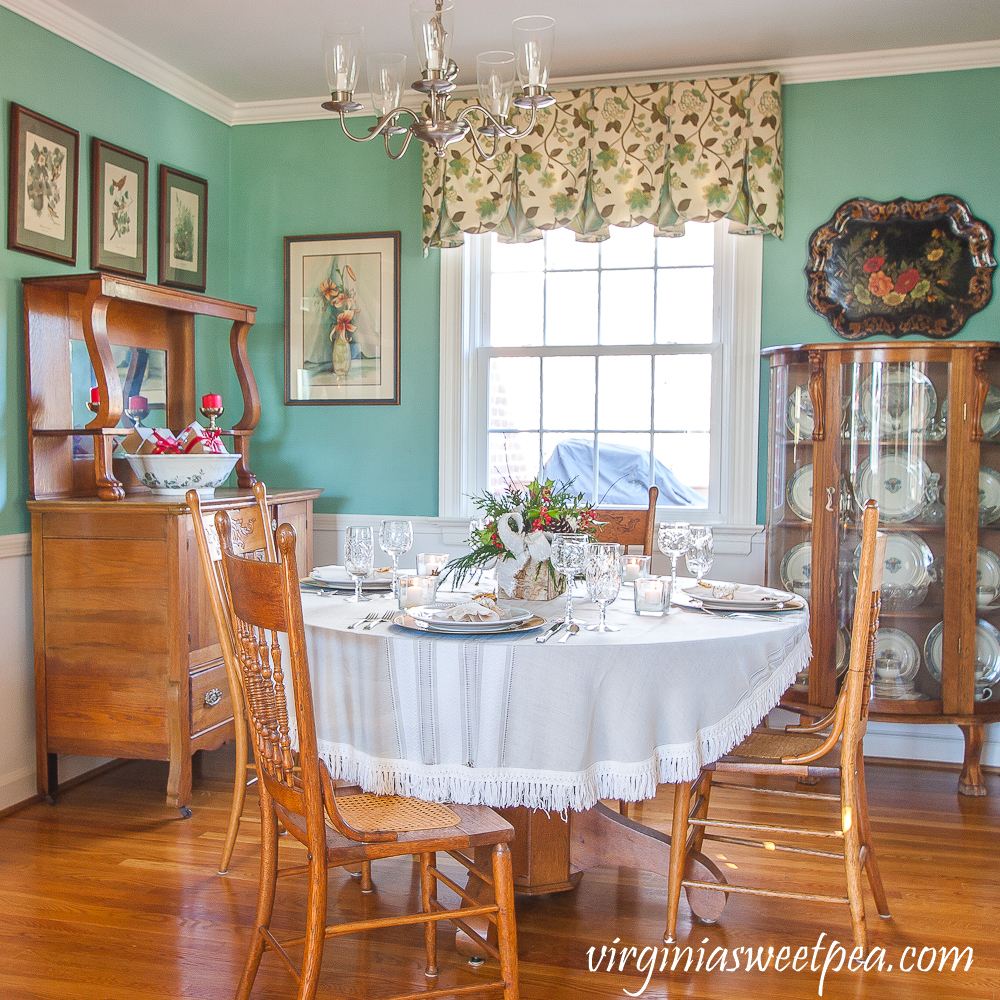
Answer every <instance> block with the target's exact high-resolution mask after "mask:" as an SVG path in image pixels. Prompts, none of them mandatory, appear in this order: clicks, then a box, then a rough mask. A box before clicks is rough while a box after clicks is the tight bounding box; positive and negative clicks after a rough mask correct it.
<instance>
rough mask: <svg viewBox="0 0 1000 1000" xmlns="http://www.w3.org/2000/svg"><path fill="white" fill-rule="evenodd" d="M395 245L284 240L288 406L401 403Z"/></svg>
mask: <svg viewBox="0 0 1000 1000" xmlns="http://www.w3.org/2000/svg"><path fill="white" fill-rule="evenodd" d="M399 246H400V235H399V233H348V234H343V235H337V236H286V237H285V402H286V403H288V404H306V403H308V404H317V403H354V404H358V403H368V404H378V403H383V404H398V403H399V252H400V251H399Z"/></svg>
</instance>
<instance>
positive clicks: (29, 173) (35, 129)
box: [7, 103, 80, 265]
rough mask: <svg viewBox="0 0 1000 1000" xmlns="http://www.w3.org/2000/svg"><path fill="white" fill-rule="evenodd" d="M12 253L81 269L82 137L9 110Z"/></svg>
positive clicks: (38, 117) (32, 113) (32, 115)
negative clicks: (78, 232)
mask: <svg viewBox="0 0 1000 1000" xmlns="http://www.w3.org/2000/svg"><path fill="white" fill-rule="evenodd" d="M9 149H10V164H9V171H8V175H7V249H8V250H20V251H21V252H22V253H30V254H34V255H35V256H37V257H47V258H48V259H49V260H56V261H60V262H61V263H63V264H70V265H73V264H76V220H77V192H78V183H79V175H80V133H79V132H77V130H76V129H73V128H70V127H69V126H68V125H61V124H60V123H59V122H57V121H53V120H52V119H51V118H46V117H45V116H44V115H40V114H38V112H36V111H30V110H29V109H28V108H25V107H23V106H22V105H20V104H13V103H12V104H11V106H10V147H9Z"/></svg>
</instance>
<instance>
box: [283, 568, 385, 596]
mask: <svg viewBox="0 0 1000 1000" xmlns="http://www.w3.org/2000/svg"><path fill="white" fill-rule="evenodd" d="M306 580H311V581H312V585H313V586H315V585H316V584H317V583H319V584H321V585H322V586H323V587H324V588H329V589H330V590H354V580H353V579H352V578H351V574H350V573H348V572H347V570H346V569H344V567H343V566H317V567H315V568H314V569H313V571H312V572H311V573H310V574H309V576H308V577H307V578H306ZM303 582H305V581H303ZM361 582H362V587H363V589H365V590H368V591H372V590H391V589H392V572H391V571H384V570H383V571H378V570H376V572H375V574H374V575H373V576H372V577H370V578H369V579H367V580H362V581H361ZM308 585H309V584H307V586H308Z"/></svg>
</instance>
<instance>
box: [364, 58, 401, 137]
mask: <svg viewBox="0 0 1000 1000" xmlns="http://www.w3.org/2000/svg"><path fill="white" fill-rule="evenodd" d="M405 85H406V56H404V55H402V54H401V53H399V52H377V53H375V54H374V55H370V56H369V57H368V90H369V92H370V93H371V95H372V107H373V108H374V110H375V117H376V118H384V117H385V116H386V115H387V114H388V113H389V112H390V111H392V110H393V109H394V108H398V107H399V102H400V101H401V100H402V98H403V87H404V86H405ZM389 131H390V132H392V133H394V134H398V133H399V132H405V131H406V130H405V129H404V128H403V127H402V126H400V125H394V126H392V127H391V128H390V130H389Z"/></svg>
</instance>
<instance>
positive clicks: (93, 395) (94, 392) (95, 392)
mask: <svg viewBox="0 0 1000 1000" xmlns="http://www.w3.org/2000/svg"><path fill="white" fill-rule="evenodd" d="M90 401H91V402H92V403H99V402H100V401H101V387H100V386H98V385H95V386H91V389H90Z"/></svg>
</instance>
